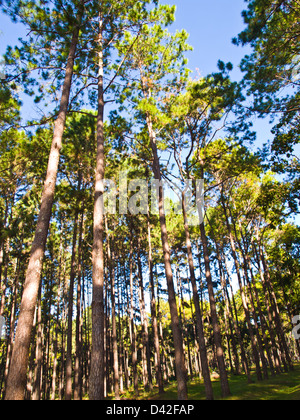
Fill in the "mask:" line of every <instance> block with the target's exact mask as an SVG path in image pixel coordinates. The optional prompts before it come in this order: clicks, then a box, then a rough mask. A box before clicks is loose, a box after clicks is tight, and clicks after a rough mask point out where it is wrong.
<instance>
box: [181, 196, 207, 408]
mask: <svg viewBox="0 0 300 420" xmlns="http://www.w3.org/2000/svg"><path fill="white" fill-rule="evenodd" d="M182 213H183V220H184V229H185V237H186V246H187V253H188V263H189V270H190V278H191V283H192V289H193V300H194V306H195V312H196V323H197V336H198V344H199V349H200V357H201V368H202V375H203V378H204V385H205V392H206V399H207V400H213V399H214V394H213V389H212V384H211V379H210V371H209V366H208V359H207V351H206V344H205V337H204V329H203V321H202V314H201V310H200V303H199V295H198V288H197V282H196V276H195V269H194V260H193V253H192V244H191V239H190V232H189V226H188V219H187V214H186V206H185V195H184V193H182Z"/></svg>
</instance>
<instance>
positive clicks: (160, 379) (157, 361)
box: [147, 209, 164, 395]
mask: <svg viewBox="0 0 300 420" xmlns="http://www.w3.org/2000/svg"><path fill="white" fill-rule="evenodd" d="M147 224H148V264H149V277H150V290H151V320H152V329H153V339H154V350H155V356H154V361H155V372H156V382H157V384H158V390H159V394H160V395H162V394H163V393H164V383H163V376H162V369H161V361H160V350H159V333H158V325H157V311H156V299H155V285H154V275H153V257H152V245H151V225H150V215H149V209H148V213H147Z"/></svg>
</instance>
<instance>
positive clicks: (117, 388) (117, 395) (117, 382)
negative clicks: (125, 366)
mask: <svg viewBox="0 0 300 420" xmlns="http://www.w3.org/2000/svg"><path fill="white" fill-rule="evenodd" d="M105 230H106V237H107V259H108V266H109V277H110V286H111V290H110V293H111V317H112V347H113V368H114V391H115V399H116V400H119V399H120V373H119V353H118V337H117V321H116V291H115V268H114V261H115V259H114V251H113V249H112V250H111V247H110V235H109V232H108V225H107V219H106V218H105ZM112 242H113V237H112Z"/></svg>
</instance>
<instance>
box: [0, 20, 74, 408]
mask: <svg viewBox="0 0 300 420" xmlns="http://www.w3.org/2000/svg"><path fill="white" fill-rule="evenodd" d="M81 19H82V13H81V14H80V16H79V22H78V25H77V26H76V28H75V29H74V32H73V37H72V41H71V46H70V51H69V56H68V62H67V68H66V74H65V81H64V86H63V92H62V97H61V101H60V109H59V114H58V118H57V120H56V122H55V127H54V135H53V141H52V146H51V151H50V156H49V162H48V169H47V175H46V180H45V184H44V190H43V194H42V201H41V208H40V213H39V217H38V222H37V227H36V232H35V237H34V241H33V244H32V248H31V254H30V259H29V264H28V269H27V274H26V279H25V286H24V291H23V296H22V302H21V309H20V315H19V320H18V327H17V331H16V337H15V344H14V350H13V355H12V363H11V367H10V370H9V375H8V381H7V389H6V395H5V399H6V400H23V399H24V393H25V389H26V376H27V366H28V359H29V348H30V340H31V330H32V325H33V318H34V311H35V306H36V302H37V297H38V291H39V286H40V282H41V273H42V263H43V257H44V253H45V246H46V240H47V235H48V230H49V224H50V218H51V213H52V205H53V200H54V192H55V185H56V178H57V171H58V164H59V158H60V150H61V146H62V137H63V132H64V128H65V122H66V116H67V111H68V105H69V98H70V90H71V84H72V76H73V69H74V61H75V55H76V49H77V44H78V40H79V30H80V23H81Z"/></svg>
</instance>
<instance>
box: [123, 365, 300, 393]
mask: <svg viewBox="0 0 300 420" xmlns="http://www.w3.org/2000/svg"><path fill="white" fill-rule="evenodd" d="M252 379H253V383H252V384H248V382H247V379H246V377H245V376H234V375H229V384H230V389H231V393H232V395H231V396H230V397H228V398H225V399H226V400H233V401H234V400H252V401H254V400H296V401H299V400H300V364H298V365H295V370H294V371H293V372H289V373H282V374H281V375H278V376H275V377H270V378H269V379H268V380H265V381H262V382H257V381H256V378H255V376H253V377H252ZM213 389H214V395H215V399H216V400H221V399H222V398H221V388H220V382H219V380H213ZM165 390H166V392H165V393H164V394H163V395H162V396H160V395H159V394H158V393H157V392H156V390H155V389H154V391H152V392H151V393H150V392H146V391H145V390H144V389H141V392H140V395H139V398H135V397H134V394H133V393H130V392H127V393H126V394H124V395H123V397H122V399H125V400H130V399H132V400H150V401H176V400H177V384H176V383H175V382H173V383H172V384H170V385H168V386H166V387H165ZM189 399H190V400H194V401H197V400H205V388H204V384H203V382H199V380H198V381H197V380H195V381H192V382H190V383H189Z"/></svg>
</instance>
